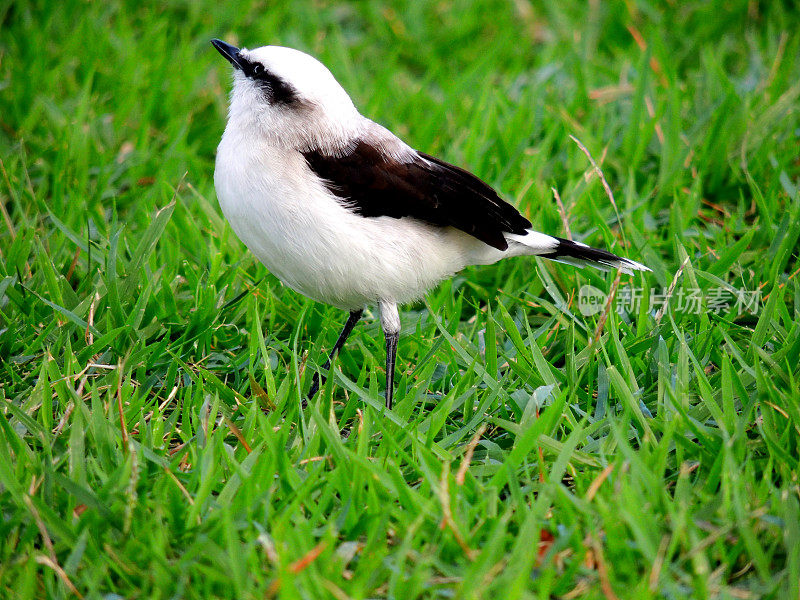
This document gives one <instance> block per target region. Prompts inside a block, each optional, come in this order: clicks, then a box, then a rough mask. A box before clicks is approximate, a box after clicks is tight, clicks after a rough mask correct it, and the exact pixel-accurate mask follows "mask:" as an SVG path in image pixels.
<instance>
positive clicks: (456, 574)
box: [0, 0, 800, 599]
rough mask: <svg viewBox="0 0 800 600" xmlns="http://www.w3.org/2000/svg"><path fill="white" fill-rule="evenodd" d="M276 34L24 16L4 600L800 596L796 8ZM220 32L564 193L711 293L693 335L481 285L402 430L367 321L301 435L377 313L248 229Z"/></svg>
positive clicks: (8, 332) (510, 281) (557, 12)
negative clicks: (263, 255) (306, 394)
mask: <svg viewBox="0 0 800 600" xmlns="http://www.w3.org/2000/svg"><path fill="white" fill-rule="evenodd" d="M273 4H275V3H250V4H246V3H236V2H187V1H175V2H171V3H156V2H147V3H139V2H133V1H127V2H83V1H80V0H64V1H63V2H61V3H57V4H56V3H48V2H23V1H17V2H15V1H13V0H12V1H10V0H5V1H2V2H0V28H1V30H2V36H0V160H2V171H0V202H2V205H3V207H4V209H5V210H4V212H3V215H0V216H2V217H3V218H2V220H0V514H1V515H2V517H1V518H0V597H3V598H43V597H47V598H50V597H54V598H57V597H70V596H73V595H75V594H80V595H81V596H83V597H85V598H119V597H124V598H210V597H220V598H227V597H231V598H264V597H271V596H280V597H286V598H294V597H298V598H326V597H331V598H339V599H341V598H382V597H390V598H398V599H408V598H446V597H455V598H548V597H555V598H577V597H586V598H614V597H615V596H616V597H618V598H670V599H671V598H689V597H691V598H759V597H775V598H795V599H796V598H798V597H800V589H799V588H800V492H799V489H800V488H799V487H798V486H799V485H800V482H799V480H798V473H799V472H800V470H799V469H798V460H800V449H799V448H798V446H799V441H800V402H799V401H798V400H800V391H798V389H800V367H798V364H800V275H798V273H797V271H798V268H799V267H800V265H798V236H799V235H800V194H798V186H800V161H798V148H800V111H799V110H798V107H800V36H798V35H797V31H798V30H799V29H800V14H798V11H797V9H796V8H793V3H792V2H778V1H772V2H757V1H750V2H746V1H737V0H734V1H723V0H710V1H708V2H702V3H699V2H697V3H684V2H667V3H663V2H652V3H651V2H644V1H642V0H629V1H627V2H623V1H621V0H611V1H609V2H588V3H584V2H580V1H579V0H572V1H562V2H557V3H556V2H546V3H538V2H537V3H535V4H533V5H529V4H528V3H526V2H524V1H521V2H501V1H499V0H496V1H495V0H481V1H480V2H466V1H465V0H464V1H457V2H453V3H444V2H437V3H421V2H404V3H402V4H397V3H391V4H390V3H377V2H375V3H353V4H349V3H348V4H344V3H342V4H331V3H327V2H321V1H316V2H291V3H289V2H285V3H281V4H280V5H273ZM212 37H224V38H226V39H228V40H229V41H234V42H235V41H238V42H240V43H242V44H244V45H248V46H251V47H252V46H257V45H261V44H264V43H279V44H284V45H290V46H294V47H297V48H300V49H302V50H306V51H309V52H312V53H314V54H315V55H316V56H318V57H319V58H320V59H321V60H323V62H325V63H326V64H328V65H329V66H330V67H331V69H332V71H333V72H334V74H335V75H336V76H337V78H338V79H339V80H340V82H341V83H342V84H343V85H344V86H345V88H346V89H348V90H349V91H350V92H351V94H352V95H353V97H354V100H355V101H356V104H357V105H358V106H359V107H360V108H361V110H362V112H364V113H365V114H367V115H369V116H371V117H373V118H375V119H376V120H377V121H379V122H381V123H383V124H385V125H386V126H388V127H390V128H391V129H393V130H395V131H397V132H398V133H400V134H401V135H403V136H404V137H405V138H406V139H407V140H408V141H409V142H410V143H411V144H412V145H414V146H415V147H417V148H420V149H421V150H424V151H426V152H430V153H433V154H437V155H441V156H442V157H443V158H445V159H448V160H450V161H452V162H455V163H457V164H460V165H463V166H465V167H468V168H470V169H471V170H473V171H475V172H477V173H478V174H480V175H481V176H482V177H483V178H484V179H486V180H487V181H489V182H490V183H492V184H493V185H495V186H496V187H497V188H498V189H499V190H501V192H502V193H503V195H504V196H505V197H506V198H508V199H510V200H512V201H513V202H514V203H515V204H516V205H517V206H519V207H520V208H521V210H522V211H523V212H524V213H525V214H526V215H528V216H529V217H530V219H531V221H532V222H533V223H534V225H535V226H536V227H538V228H540V229H541V230H544V231H548V232H552V233H556V234H561V235H563V234H564V229H563V223H562V219H561V217H560V215H559V211H558V209H557V205H556V202H555V201H554V198H553V193H552V192H551V187H555V188H556V189H557V190H558V192H559V194H560V196H561V198H562V199H563V203H564V205H565V212H566V215H567V218H568V221H569V225H570V228H571V230H572V232H573V233H574V234H575V235H576V238H577V239H581V240H584V241H586V242H588V243H592V244H593V245H597V246H604V247H608V248H610V249H612V250H614V251H616V252H618V253H622V254H626V255H628V256H631V257H632V258H635V259H638V260H642V261H643V262H646V263H647V264H648V265H650V266H651V267H652V268H653V273H652V274H648V275H647V276H642V275H637V277H636V278H633V279H631V278H627V277H623V279H622V282H621V284H620V290H621V291H620V293H622V291H623V290H625V289H630V287H631V286H637V287H643V288H645V289H646V290H649V292H647V294H648V295H650V294H663V293H664V291H665V290H666V288H667V287H668V286H669V285H670V283H671V282H672V281H673V278H674V277H675V275H676V273H677V272H678V271H679V267H680V266H681V264H682V263H684V261H686V262H685V267H684V268H683V271H682V272H681V275H680V277H679V278H678V282H677V286H676V288H675V291H674V294H673V297H672V300H671V307H672V309H671V310H669V311H667V312H666V313H665V314H664V315H663V317H662V318H661V319H660V320H657V319H656V315H655V311H650V312H648V311H647V310H646V308H642V309H640V310H638V311H633V313H632V314H628V313H625V314H622V315H619V314H616V312H613V311H612V313H611V314H610V315H609V316H608V319H607V321H606V322H605V323H604V325H603V326H602V328H601V327H600V324H601V323H600V322H601V317H600V316H599V315H595V316H588V317H587V316H583V315H581V313H580V312H579V311H578V310H577V291H578V290H579V288H580V287H581V285H584V284H591V285H594V286H596V287H598V288H600V289H601V290H604V291H608V290H610V289H611V287H612V282H613V280H614V274H613V273H611V274H607V273H598V272H590V271H588V270H581V271H578V270H575V269H572V268H570V267H568V266H564V265H554V264H552V263H549V264H548V263H545V262H539V261H535V260H533V259H513V260H509V261H505V262H503V263H501V264H498V265H495V266H491V267H481V268H470V269H467V270H465V271H464V272H463V273H460V274H459V275H458V276H456V277H455V278H454V279H453V280H452V281H449V282H445V283H444V284H442V285H441V286H440V287H439V288H438V289H436V290H434V291H433V292H431V293H430V294H429V296H428V298H427V299H426V301H425V302H424V303H420V304H417V305H414V306H410V307H405V309H404V310H403V312H402V319H403V333H402V337H401V340H400V346H399V356H398V360H399V373H398V389H397V397H396V400H397V404H396V408H395V410H394V411H393V412H392V413H391V414H386V413H385V412H384V410H383V409H382V408H381V406H382V398H381V393H382V391H383V381H384V374H383V368H382V365H383V356H384V351H383V341H382V335H381V333H380V327H379V325H378V324H377V323H376V321H375V319H374V317H373V316H372V315H368V317H369V318H368V319H366V321H365V322H363V323H362V324H360V325H359V326H358V327H357V328H356V330H355V332H354V335H353V337H352V338H351V341H350V342H349V344H348V345H347V346H346V348H345V350H344V352H343V353H342V354H341V356H340V357H339V359H338V360H337V362H336V363H335V365H334V372H335V378H333V379H332V380H329V382H328V384H327V385H326V386H325V387H324V388H323V390H322V393H321V394H320V395H319V396H318V397H317V398H316V399H315V400H314V401H313V402H311V403H310V404H309V406H308V407H307V408H306V409H305V410H303V411H300V410H299V403H300V400H301V398H302V396H303V390H305V389H307V387H308V385H309V384H310V379H311V371H312V369H313V368H315V367H316V366H317V365H319V364H321V363H322V362H323V361H324V354H325V350H326V349H327V348H329V347H330V346H331V344H332V343H333V341H334V340H335V336H336V334H337V333H338V329H339V327H340V326H341V323H342V322H343V320H344V318H345V315H344V314H343V313H341V312H340V311H337V310H335V309H332V308H330V307H326V306H323V305H320V304H316V303H314V302H311V301H309V300H306V299H305V298H303V297H301V296H299V295H298V294H296V293H294V292H292V291H291V290H288V289H286V288H284V287H282V286H281V284H280V282H278V281H277V280H276V279H275V278H274V277H273V276H271V275H269V274H268V273H267V271H266V270H265V269H264V268H263V267H262V266H260V265H259V264H258V263H257V262H256V261H255V260H254V259H253V257H252V256H251V255H249V254H248V253H247V252H246V251H245V248H244V247H243V246H242V244H241V243H239V242H238V240H237V239H236V238H235V236H234V235H233V233H232V232H231V230H230V228H229V227H228V226H227V224H226V223H225V221H224V219H223V218H222V216H221V213H220V212H219V209H218V207H217V204H216V199H215V194H214V188H213V179H212V175H213V163H214V151H215V147H216V144H217V143H218V140H219V138H220V135H221V133H222V129H223V127H224V119H225V110H226V94H227V90H228V87H229V78H230V74H229V67H228V65H227V64H226V63H225V62H224V61H222V60H221V59H220V57H219V56H218V55H217V53H216V52H214V50H213V49H212V48H211V46H210V45H209V44H208V41H209V39H210V38H212ZM637 39H638V41H637ZM570 135H574V136H575V137H576V138H577V139H578V140H580V142H581V143H582V144H584V145H585V146H586V148H587V149H588V150H589V151H590V152H591V154H592V156H593V157H594V158H595V160H597V161H598V162H600V163H601V166H602V170H603V173H604V174H605V177H606V178H607V179H608V181H609V184H610V186H611V188H612V190H613V192H614V195H615V199H616V205H617V207H616V210H615V207H613V206H612V205H611V203H610V201H609V199H608V197H607V195H606V194H605V192H604V190H603V187H602V185H601V183H600V181H599V180H598V178H597V177H590V178H587V177H585V175H587V174H589V173H590V172H591V171H590V164H589V161H588V159H587V157H586V155H585V154H584V153H583V152H582V151H581V150H580V148H579V147H578V145H577V144H576V143H575V142H573V141H572V140H571V139H570ZM601 159H602V160H601ZM6 217H7V218H6ZM726 286H727V287H726ZM718 288H723V289H743V290H751V291H754V290H760V291H761V292H762V293H763V301H762V302H761V305H760V307H759V310H758V311H757V313H756V314H754V315H751V314H748V313H747V312H746V311H745V312H744V313H743V314H740V312H741V311H738V310H735V309H734V308H730V309H729V310H723V311H719V312H712V311H709V310H707V308H708V302H709V301H711V299H712V298H713V294H714V290H715V289H718ZM498 290H499V291H498ZM691 290H700V291H701V292H702V294H703V296H704V298H705V299H704V300H703V307H702V308H703V309H702V310H699V311H696V314H695V313H693V312H690V311H685V310H678V308H679V307H678V304H677V302H678V299H679V297H680V295H682V294H686V293H688V292H690V291H691ZM598 331H599V332H600V338H599V340H598V342H597V343H596V344H592V345H591V347H590V341H591V340H592V339H593V338H594V337H595V335H596V332H598ZM120 411H121V413H122V417H123V423H124V424H121V422H120ZM345 425H347V426H349V427H352V429H353V430H352V434H351V435H350V436H349V438H347V439H346V440H342V439H341V438H340V435H339V429H340V427H343V426H345ZM478 434H480V437H479V438H477V437H475V436H476V435H478ZM470 440H473V444H472V445H471V446H470ZM475 440H477V443H475ZM470 448H474V452H473V453H472V455H471V460H469V462H465V455H467V454H469V449H470ZM463 469H466V471H464V470H463ZM462 475H463V478H462ZM540 540H542V543H541V544H540V543H539V542H540Z"/></svg>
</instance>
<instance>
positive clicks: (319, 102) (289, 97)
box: [211, 39, 361, 150]
mask: <svg viewBox="0 0 800 600" xmlns="http://www.w3.org/2000/svg"><path fill="white" fill-rule="evenodd" d="M211 43H212V44H213V46H214V47H215V48H216V49H217V51H219V53H220V54H222V56H224V57H225V58H226V59H228V61H229V62H230V63H231V65H233V68H234V72H233V90H232V92H231V104H230V113H229V115H228V126H229V127H235V128H236V129H237V130H242V131H240V133H243V132H244V131H249V132H251V133H252V135H260V136H263V137H264V138H265V139H266V141H267V142H268V143H270V144H272V145H276V146H281V147H288V148H293V149H297V150H308V149H318V148H322V149H332V150H335V149H336V148H337V147H344V146H346V145H347V144H348V143H349V141H350V140H351V139H352V138H353V137H354V135H356V130H357V129H358V125H359V122H360V119H361V116H360V115H359V113H358V111H357V110H356V108H355V106H353V102H352V100H350V96H348V95H347V92H345V91H344V89H343V88H342V86H340V85H339V82H337V81H336V79H335V78H334V77H333V75H332V74H331V72H330V71H329V70H328V69H327V68H326V67H325V66H324V65H323V64H322V63H321V62H319V61H318V60H317V59H315V58H313V57H312V56H309V55H308V54H305V53H303V52H300V51H299V50H294V49H292V48H283V47H281V46H262V47H261V48H256V49H254V50H248V49H246V48H241V49H240V48H236V47H235V46H232V45H230V44H227V43H225V42H223V41H221V40H216V39H215V40H212V41H211Z"/></svg>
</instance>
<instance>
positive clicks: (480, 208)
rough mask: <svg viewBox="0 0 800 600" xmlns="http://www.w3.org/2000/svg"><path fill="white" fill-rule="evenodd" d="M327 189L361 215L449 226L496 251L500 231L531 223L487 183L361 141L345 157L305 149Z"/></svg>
mask: <svg viewBox="0 0 800 600" xmlns="http://www.w3.org/2000/svg"><path fill="white" fill-rule="evenodd" d="M303 156H305V158H306V161H307V162H308V165H309V167H311V169H312V170H313V171H314V173H316V174H317V175H318V176H319V177H321V178H322V179H324V180H325V185H326V186H327V188H328V190H330V191H331V192H332V193H333V194H335V195H336V196H337V197H339V198H340V199H341V201H342V203H344V204H345V205H346V206H347V207H348V208H350V209H351V210H353V211H354V212H356V213H358V214H359V215H362V216H364V217H380V216H388V217H394V218H396V219H399V218H401V217H413V218H415V219H419V220H420V221H425V222H426V223H431V224H433V225H438V226H440V227H446V226H451V227H455V228H457V229H460V230H461V231H465V232H466V233H468V234H470V235H472V236H474V237H476V238H478V239H479V240H481V241H482V242H484V243H486V244H489V245H490V246H493V247H495V248H497V249H499V250H505V249H507V248H508V242H506V239H505V237H504V236H503V234H504V233H516V234H519V235H524V234H525V233H526V231H525V230H526V229H528V228H530V226H531V224H530V222H529V221H528V219H526V218H525V217H523V216H522V215H521V214H520V213H519V211H518V210H517V209H516V208H514V207H513V206H511V205H510V204H509V203H508V202H506V201H504V200H503V199H502V198H500V196H498V195H497V193H496V192H495V191H494V190H493V189H492V188H491V187H490V186H489V185H487V184H486V183H484V182H483V181H481V180H480V179H478V178H477V177H476V176H475V175H473V174H472V173H470V172H469V171H465V170H464V169H460V168H458V167H455V166H453V165H451V164H448V163H446V162H444V161H441V160H439V159H437V158H434V157H433V156H428V155H427V154H422V153H415V154H414V155H413V156H412V157H411V158H410V159H409V160H408V161H399V160H396V159H393V158H391V157H389V156H387V155H386V154H385V153H384V152H382V151H381V149H380V148H379V147H377V146H374V145H371V144H369V143H367V142H365V141H363V140H361V141H359V142H358V143H357V144H356V145H355V146H354V148H353V150H352V151H350V152H348V153H347V154H345V155H344V156H329V155H325V154H322V153H321V152H319V151H307V152H304V153H303Z"/></svg>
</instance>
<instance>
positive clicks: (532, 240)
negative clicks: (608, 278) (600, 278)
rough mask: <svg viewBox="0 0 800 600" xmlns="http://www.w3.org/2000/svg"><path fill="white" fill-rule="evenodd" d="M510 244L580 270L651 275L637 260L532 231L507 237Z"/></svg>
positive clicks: (527, 252) (528, 252) (648, 269)
mask: <svg viewBox="0 0 800 600" xmlns="http://www.w3.org/2000/svg"><path fill="white" fill-rule="evenodd" d="M506 237H507V238H508V239H509V240H511V241H514V242H517V243H518V244H521V245H523V246H525V250H526V254H535V255H536V256H541V257H542V258H547V259H549V260H554V261H557V262H563V263H568V264H571V265H574V266H576V267H583V266H585V265H589V266H591V267H594V268H596V269H601V270H604V271H608V270H612V269H621V270H622V272H623V273H627V274H628V275H632V274H633V272H634V271H650V268H649V267H646V266H644V265H643V264H641V263H638V262H636V261H635V260H630V259H628V258H622V257H621V256H617V255H616V254H612V253H611V252H609V251H608V250H601V249H599V248H592V247H591V246H587V245H586V244H583V243H581V242H573V241H572V240H565V239H563V238H559V237H555V236H552V235H545V234H543V233H539V232H537V231H529V232H528V234H527V235H513V234H511V235H507V236H506Z"/></svg>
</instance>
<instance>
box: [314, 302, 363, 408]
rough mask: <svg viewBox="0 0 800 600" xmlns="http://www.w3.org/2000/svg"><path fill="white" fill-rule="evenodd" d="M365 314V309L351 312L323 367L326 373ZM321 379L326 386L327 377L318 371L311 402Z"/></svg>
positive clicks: (315, 374) (315, 375) (315, 376)
mask: <svg viewBox="0 0 800 600" xmlns="http://www.w3.org/2000/svg"><path fill="white" fill-rule="evenodd" d="M363 314H364V310H363V309H359V310H353V311H350V316H349V317H347V323H345V324H344V329H342V333H340V334H339V339H338V340H336V343H335V344H334V345H333V349H332V350H331V353H330V354H329V355H328V360H326V361H325V365H323V367H322V369H323V370H324V371H327V370H328V369H330V368H331V361H332V360H333V357H334V356H335V355H336V353H337V352H338V351H339V350H341V349H342V346H344V343H345V341H347V337H348V336H349V335H350V332H351V331H353V327H355V326H356V323H358V320H359V319H360V318H361V315H363ZM320 379H321V383H322V384H324V383H325V376H324V375H322V376H320V374H319V371H317V372H316V373H314V378H313V379H312V380H311V389H310V390H308V399H309V400H311V399H312V398H313V397H314V396H315V395H316V393H317V391H319V386H320Z"/></svg>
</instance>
